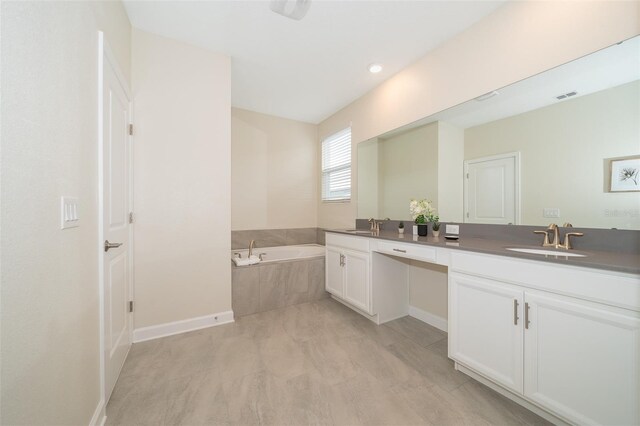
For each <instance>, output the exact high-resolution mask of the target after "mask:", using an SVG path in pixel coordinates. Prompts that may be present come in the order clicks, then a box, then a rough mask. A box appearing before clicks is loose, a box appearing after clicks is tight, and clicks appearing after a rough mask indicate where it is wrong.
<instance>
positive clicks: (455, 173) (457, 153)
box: [436, 121, 464, 222]
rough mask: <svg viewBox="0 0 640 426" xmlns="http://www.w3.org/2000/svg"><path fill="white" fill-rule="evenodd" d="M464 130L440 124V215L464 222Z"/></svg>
mask: <svg viewBox="0 0 640 426" xmlns="http://www.w3.org/2000/svg"><path fill="white" fill-rule="evenodd" d="M463 159H464V129H461V128H458V127H456V126H453V125H451V124H449V123H446V122H444V121H439V122H438V190H437V191H436V194H437V196H438V215H439V216H440V220H441V221H443V222H462V219H463V209H464V202H463V198H464V181H463V179H464V161H463Z"/></svg>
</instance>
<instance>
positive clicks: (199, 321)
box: [133, 311, 233, 343]
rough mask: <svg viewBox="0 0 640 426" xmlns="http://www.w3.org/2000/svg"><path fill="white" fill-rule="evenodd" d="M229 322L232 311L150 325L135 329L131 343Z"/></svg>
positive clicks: (231, 319) (231, 317) (231, 318)
mask: <svg viewBox="0 0 640 426" xmlns="http://www.w3.org/2000/svg"><path fill="white" fill-rule="evenodd" d="M230 322H233V311H226V312H220V313H217V314H212V315H205V316H203V317H196V318H189V319H185V320H180V321H174V322H168V323H165V324H158V325H152V326H150V327H142V328H136V329H135V330H133V343H138V342H144V341H146V340H152V339H158V338H160V337H166V336H172V335H174V334H180V333H186V332H189V331H195V330H200V329H202V328H208V327H213V326H215V325H222V324H228V323H230Z"/></svg>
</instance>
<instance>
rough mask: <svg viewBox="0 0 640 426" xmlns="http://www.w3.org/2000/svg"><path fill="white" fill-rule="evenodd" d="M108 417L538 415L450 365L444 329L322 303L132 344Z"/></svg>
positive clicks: (492, 419) (366, 419) (450, 419)
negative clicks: (377, 320) (377, 318)
mask: <svg viewBox="0 0 640 426" xmlns="http://www.w3.org/2000/svg"><path fill="white" fill-rule="evenodd" d="M107 424H109V425H125V424H152V425H162V424H167V425H204V424H211V425H232V424H233V425H258V424H264V425H308V424H327V425H329V424H333V425H487V424H495V425H519V424H547V422H546V421H545V420H544V419H542V418H540V417H538V416H536V415H535V414H533V413H531V412H530V411H528V410H526V409H525V408H522V407H520V406H519V405H517V404H515V403H514V402H511V401H510V400H508V399H507V398H504V397H502V396H501V395H499V394H497V393H496V392H494V391H492V390H491V389H489V388H487V387H485V386H483V385H481V384H479V383H478V382H476V381H474V380H472V379H470V378H468V377H467V376H465V375H463V374H462V373H459V372H457V371H455V370H454V368H453V362H452V361H451V360H449V359H447V338H446V334H445V333H443V332H441V331H439V330H437V329H435V328H433V327H430V326H429V325H426V324H424V323H422V322H420V321H418V320H416V319H414V318H411V317H404V318H401V319H399V320H396V321H393V322H390V323H388V324H386V325H382V326H376V325H375V324H373V323H372V322H370V321H369V320H367V319H365V318H363V317H362V316H360V315H358V314H356V313H355V312H353V311H351V310H350V309H348V308H346V307H344V306H342V305H341V304H339V303H337V302H335V301H334V300H332V299H323V300H321V301H317V302H311V303H306V304H301V305H294V306H288V307H285V308H281V309H278V310H274V311H269V312H263V313H259V314H255V315H250V316H246V317H242V318H240V319H239V320H238V321H236V322H235V323H233V324H227V325H223V326H218V327H213V328H208V329H205V330H200V331H196V332H192V333H187V334H182V335H177V336H171V337H166V338H163V339H158V340H153V341H149V342H144V343H138V344H135V345H133V347H132V349H131V353H130V354H129V358H128V359H127V361H126V363H125V365H124V368H123V371H122V374H121V376H120V379H119V380H118V383H117V384H116V387H115V390H114V392H113V395H112V397H111V400H110V402H109V405H108V406H107Z"/></svg>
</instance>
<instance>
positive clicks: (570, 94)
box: [556, 91, 578, 101]
mask: <svg viewBox="0 0 640 426" xmlns="http://www.w3.org/2000/svg"><path fill="white" fill-rule="evenodd" d="M577 94H578V92H576V91H573V92H569V93H565V94H564V95H560V96H556V99H557V100H559V101H561V100H563V99H567V98H570V97H572V96H575V95H577Z"/></svg>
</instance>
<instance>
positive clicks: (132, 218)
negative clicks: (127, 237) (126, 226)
mask: <svg viewBox="0 0 640 426" xmlns="http://www.w3.org/2000/svg"><path fill="white" fill-rule="evenodd" d="M134 220H135V219H134V217H133V212H130V213H129V223H133V221H134Z"/></svg>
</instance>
